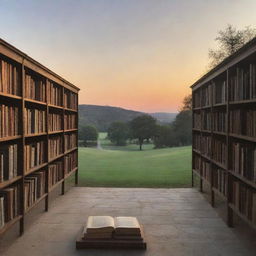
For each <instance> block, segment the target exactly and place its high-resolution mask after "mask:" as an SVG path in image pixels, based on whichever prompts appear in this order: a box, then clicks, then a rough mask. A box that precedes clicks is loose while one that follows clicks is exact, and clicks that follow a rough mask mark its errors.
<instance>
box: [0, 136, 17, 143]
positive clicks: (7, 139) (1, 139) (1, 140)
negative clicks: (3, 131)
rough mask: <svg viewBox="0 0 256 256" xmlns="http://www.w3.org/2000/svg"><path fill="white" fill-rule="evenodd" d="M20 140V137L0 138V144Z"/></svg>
mask: <svg viewBox="0 0 256 256" xmlns="http://www.w3.org/2000/svg"><path fill="white" fill-rule="evenodd" d="M21 138H22V136H21V135H17V136H10V137H3V138H0V142H5V141H10V140H18V139H21Z"/></svg>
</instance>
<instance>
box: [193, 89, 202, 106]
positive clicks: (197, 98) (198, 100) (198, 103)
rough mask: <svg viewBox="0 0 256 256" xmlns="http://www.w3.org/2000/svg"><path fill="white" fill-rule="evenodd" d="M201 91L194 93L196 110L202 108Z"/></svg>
mask: <svg viewBox="0 0 256 256" xmlns="http://www.w3.org/2000/svg"><path fill="white" fill-rule="evenodd" d="M200 93H201V91H200V90H197V91H195V92H193V107H194V108H200V107H201V95H200Z"/></svg>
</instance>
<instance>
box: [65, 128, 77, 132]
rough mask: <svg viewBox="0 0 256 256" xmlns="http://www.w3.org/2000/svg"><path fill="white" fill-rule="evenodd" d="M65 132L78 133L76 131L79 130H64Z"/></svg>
mask: <svg viewBox="0 0 256 256" xmlns="http://www.w3.org/2000/svg"><path fill="white" fill-rule="evenodd" d="M64 131H65V132H76V131H78V129H76V128H75V129H68V130H64Z"/></svg>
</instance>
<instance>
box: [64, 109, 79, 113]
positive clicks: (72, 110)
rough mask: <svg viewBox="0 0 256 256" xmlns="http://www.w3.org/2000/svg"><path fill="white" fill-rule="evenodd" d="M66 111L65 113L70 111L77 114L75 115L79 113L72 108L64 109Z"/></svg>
mask: <svg viewBox="0 0 256 256" xmlns="http://www.w3.org/2000/svg"><path fill="white" fill-rule="evenodd" d="M64 109H65V111H70V112H75V113H77V112H78V110H77V109H72V108H64Z"/></svg>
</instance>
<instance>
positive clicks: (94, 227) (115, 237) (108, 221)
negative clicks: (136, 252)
mask: <svg viewBox="0 0 256 256" xmlns="http://www.w3.org/2000/svg"><path fill="white" fill-rule="evenodd" d="M76 247H77V249H82V248H141V249H145V248H146V243H145V241H144V239H143V232H142V228H141V226H140V224H139V222H138V220H137V218H135V217H114V218H113V217H111V216H89V217H88V220H87V224H86V225H85V227H84V228H83V231H82V234H80V235H79V237H78V239H77V242H76Z"/></svg>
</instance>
